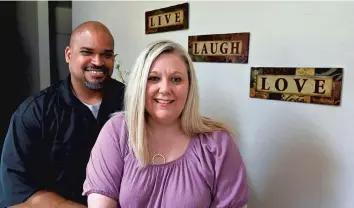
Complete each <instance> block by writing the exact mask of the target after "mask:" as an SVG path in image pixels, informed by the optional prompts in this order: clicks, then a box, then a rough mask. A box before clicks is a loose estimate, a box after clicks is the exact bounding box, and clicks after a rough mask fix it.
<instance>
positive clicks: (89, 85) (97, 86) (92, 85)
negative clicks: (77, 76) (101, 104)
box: [84, 65, 110, 90]
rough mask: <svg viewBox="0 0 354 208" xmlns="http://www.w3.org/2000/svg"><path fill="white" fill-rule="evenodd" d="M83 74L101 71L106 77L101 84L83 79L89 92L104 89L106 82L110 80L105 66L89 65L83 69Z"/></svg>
mask: <svg viewBox="0 0 354 208" xmlns="http://www.w3.org/2000/svg"><path fill="white" fill-rule="evenodd" d="M84 70H85V72H88V73H91V72H90V71H91V70H100V71H103V73H104V74H105V75H106V77H105V78H104V80H103V81H101V82H98V81H97V82H90V81H88V80H86V79H85V78H84V83H85V85H86V87H87V88H89V89H91V90H100V89H103V88H104V85H105V83H107V80H108V79H109V78H110V77H109V76H108V68H106V67H105V66H95V65H89V66H86V67H85V68H84Z"/></svg>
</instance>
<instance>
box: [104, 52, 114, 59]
mask: <svg viewBox="0 0 354 208" xmlns="http://www.w3.org/2000/svg"><path fill="white" fill-rule="evenodd" d="M103 56H104V57H105V58H112V56H113V54H111V53H105V54H103Z"/></svg>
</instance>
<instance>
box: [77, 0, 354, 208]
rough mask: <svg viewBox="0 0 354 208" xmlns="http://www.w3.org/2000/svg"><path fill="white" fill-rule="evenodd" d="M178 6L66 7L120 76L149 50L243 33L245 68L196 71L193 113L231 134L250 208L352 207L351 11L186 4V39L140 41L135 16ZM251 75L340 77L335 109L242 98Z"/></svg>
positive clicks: (179, 35) (331, 6)
mask: <svg viewBox="0 0 354 208" xmlns="http://www.w3.org/2000/svg"><path fill="white" fill-rule="evenodd" d="M177 3H181V2H119V1H118V2H78V1H75V2H73V27H75V26H77V25H78V24H79V23H81V22H83V21H87V20H99V21H102V22H103V23H105V24H106V25H107V26H108V27H109V28H110V29H111V30H112V33H113V35H114V37H115V40H116V51H117V52H118V53H119V54H120V57H119V58H120V59H121V60H122V67H123V68H130V67H131V66H132V64H133V62H134V60H135V58H136V57H137V56H138V53H139V52H140V51H141V50H142V48H144V47H145V46H146V45H147V43H149V42H150V41H152V40H157V39H162V38H170V39H173V40H175V41H177V42H179V43H181V44H183V45H184V46H185V47H186V48H187V43H188V42H187V41H188V40H187V37H188V35H198V34H213V33H233V32H251V41H250V57H249V64H247V65H241V64H221V63H219V64H216V63H214V64H213V63H195V67H196V70H197V75H198V79H199V86H200V93H201V109H202V112H203V113H204V114H205V115H207V116H211V117H214V118H217V119H222V120H224V121H227V122H229V123H230V124H232V125H233V127H234V128H235V130H237V132H238V142H239V145H240V150H241V152H242V155H243V157H244V160H245V162H246V165H247V168H248V173H249V178H250V185H251V188H252V192H251V194H252V196H251V202H250V207H256V208H352V207H353V204H354V197H353V193H354V162H353V161H354V159H353V158H354V154H353V153H354V107H353V106H354V93H350V92H349V90H352V89H354V84H353V83H354V70H353V68H354V53H353V49H354V24H353V20H354V12H353V11H354V2H345V3H335V2H312V3H308V2H297V3H295V2H272V3H270V2H258V3H256V2H220V3H217V2H195V1H194V2H190V29H189V30H186V31H177V32H168V33H160V34H153V35H145V34H144V12H145V11H148V10H153V9H157V8H161V7H165V6H170V5H174V4H177ZM251 66H289V67H294V66H304V67H331V66H341V67H344V85H343V92H342V105H341V106H340V107H331V106H323V105H322V106H321V105H314V104H301V103H290V102H281V101H270V100H259V99H250V98H249V82H250V67H251Z"/></svg>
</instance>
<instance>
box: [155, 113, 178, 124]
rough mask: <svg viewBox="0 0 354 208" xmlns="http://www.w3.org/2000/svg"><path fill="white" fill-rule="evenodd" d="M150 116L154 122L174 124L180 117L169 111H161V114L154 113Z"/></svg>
mask: <svg viewBox="0 0 354 208" xmlns="http://www.w3.org/2000/svg"><path fill="white" fill-rule="evenodd" d="M150 117H151V119H152V120H153V121H154V122H156V123H160V124H172V123H174V122H176V121H177V120H178V119H179V117H178V116H175V115H171V114H169V113H159V114H155V115H152V116H150Z"/></svg>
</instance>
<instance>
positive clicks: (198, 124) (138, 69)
mask: <svg viewBox="0 0 354 208" xmlns="http://www.w3.org/2000/svg"><path fill="white" fill-rule="evenodd" d="M163 53H176V54H179V55H180V56H181V57H182V59H183V60H184V61H185V63H186V66H187V71H188V78H189V92H188V96H187V101H186V104H185V107H184V109H183V111H182V114H181V126H182V129H183V131H184V132H185V133H186V134H187V135H194V134H198V133H211V132H213V131H215V130H226V131H228V132H229V133H231V134H232V132H231V131H230V129H229V128H228V127H227V126H226V125H225V124H224V123H221V122H218V121H215V120H212V119H209V118H205V117H203V116H201V115H200V113H199V94H198V83H197V78H196V74H195V70H194V67H193V62H192V60H191V58H190V56H189V54H188V53H187V51H186V50H185V49H184V48H183V47H182V46H181V45H180V44H178V43H175V42H173V41H170V40H162V41H157V42H154V43H151V44H150V45H149V46H148V47H147V48H145V49H144V50H143V51H142V52H141V53H140V55H139V57H138V58H137V60H136V62H135V65H134V66H133V68H132V70H131V72H130V74H129V81H128V82H127V86H126V92H125V99H124V108H125V109H124V110H125V119H126V123H127V128H128V135H129V144H130V146H131V147H132V149H133V152H134V154H135V157H136V158H137V159H138V160H139V161H140V163H141V165H142V166H145V165H146V164H149V163H150V162H151V155H150V153H149V150H148V146H147V137H146V126H145V125H146V117H145V116H146V114H145V112H146V111H145V92H146V83H147V80H148V75H149V71H150V67H151V65H152V63H153V62H154V60H155V59H156V58H157V57H158V56H159V55H161V54H163Z"/></svg>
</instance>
